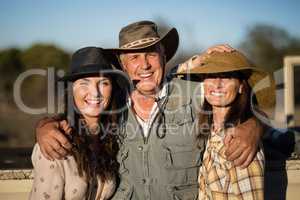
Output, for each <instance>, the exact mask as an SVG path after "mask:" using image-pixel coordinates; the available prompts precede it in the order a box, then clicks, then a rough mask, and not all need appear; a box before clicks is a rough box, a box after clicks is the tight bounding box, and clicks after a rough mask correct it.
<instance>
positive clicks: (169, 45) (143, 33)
mask: <svg viewBox="0 0 300 200" xmlns="http://www.w3.org/2000/svg"><path fill="white" fill-rule="evenodd" d="M159 43H160V44H162V46H163V47H164V50H165V51H164V53H165V56H166V62H168V61H169V60H170V59H171V58H172V57H173V56H174V55H175V53H176V51H177V49H178V45H179V36H178V32H177V30H176V28H172V29H171V30H169V31H168V32H167V33H166V34H165V35H164V36H162V37H161V36H160V35H159V34H158V28H157V25H156V24H155V23H154V22H151V21H139V22H135V23H132V24H129V25H128V26H125V27H124V28H122V29H121V31H120V33H119V48H111V49H105V51H109V52H112V53H114V54H116V55H119V54H121V53H130V52H137V51H138V52H141V51H145V50H147V49H149V48H151V47H153V46H155V45H156V44H159ZM113 59H114V60H113V63H118V60H117V59H116V58H113ZM117 67H120V65H117Z"/></svg>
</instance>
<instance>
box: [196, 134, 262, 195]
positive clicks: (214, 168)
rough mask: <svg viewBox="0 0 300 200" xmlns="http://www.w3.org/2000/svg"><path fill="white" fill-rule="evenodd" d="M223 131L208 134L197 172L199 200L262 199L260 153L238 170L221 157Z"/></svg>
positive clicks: (222, 155) (260, 151) (222, 152)
mask: <svg viewBox="0 0 300 200" xmlns="http://www.w3.org/2000/svg"><path fill="white" fill-rule="evenodd" d="M224 137H225V134H224V131H218V132H217V133H215V132H212V133H211V136H210V138H209V140H208V143H207V145H206V150H205V152H204V157H203V164H202V166H201V167H200V171H199V184H200V189H199V200H207V199H209V200H211V199H217V200H223V199H224V200H225V199H230V200H234V199H247V200H248V199H249V200H250V199H263V198H264V193H263V189H264V153H263V150H262V148H260V150H259V151H258V152H257V154H256V157H255V158H254V160H253V161H252V162H251V163H250V165H249V166H248V167H247V168H245V169H241V168H240V167H235V166H234V165H233V163H232V162H230V161H227V160H226V157H225V146H224V142H223V139H224Z"/></svg>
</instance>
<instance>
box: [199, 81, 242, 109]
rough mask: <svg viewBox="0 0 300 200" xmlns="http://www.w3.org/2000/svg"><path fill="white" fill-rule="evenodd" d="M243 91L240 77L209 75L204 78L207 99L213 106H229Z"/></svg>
mask: <svg viewBox="0 0 300 200" xmlns="http://www.w3.org/2000/svg"><path fill="white" fill-rule="evenodd" d="M241 92H242V84H241V82H240V80H239V79H237V78H233V77H222V76H221V77H217V76H216V77H207V78H205V79H204V95H205V99H206V100H207V101H208V103H209V104H211V105H212V106H213V107H227V106H229V105H230V104H231V103H232V102H233V101H234V100H235V99H236V97H237V95H238V93H241Z"/></svg>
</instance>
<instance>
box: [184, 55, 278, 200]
mask: <svg viewBox="0 0 300 200" xmlns="http://www.w3.org/2000/svg"><path fill="white" fill-rule="evenodd" d="M180 74H181V75H185V76H191V77H193V78H196V79H197V80H200V81H203V83H204V85H203V86H204V95H205V102H204V104H203V107H202V110H201V112H200V113H199V127H200V128H199V134H198V136H197V140H199V141H200V139H203V138H206V139H207V145H206V149H205V152H204V157H203V164H202V166H201V167H200V170H199V184H200V190H199V199H201V200H202V199H203V200H204V199H205V200H206V199H218V200H219V199H263V198H264V193H263V191H264V189H263V188H264V152H263V149H262V146H261V145H260V147H259V150H258V152H257V153H256V156H255V158H254V160H253V161H252V162H251V164H250V165H249V166H248V167H247V168H244V169H242V168H240V167H236V166H235V165H234V164H233V162H230V161H228V160H226V156H225V154H224V151H225V146H226V145H230V140H229V141H227V142H226V144H225V142H224V138H225V135H226V134H230V128H233V127H235V126H237V125H238V124H240V123H243V122H244V121H246V120H247V119H249V118H251V117H256V115H255V113H256V112H254V108H255V109H256V110H257V108H258V107H260V108H264V107H266V106H268V105H271V104H272V103H271V102H272V101H273V100H274V90H273V89H272V87H266V88H264V91H263V92H261V91H260V92H255V91H254V90H253V88H254V87H255V85H256V84H258V83H259V82H260V81H262V80H263V79H264V78H268V74H267V73H266V72H263V71H261V70H260V69H258V68H256V67H254V66H253V64H251V62H249V61H248V59H247V58H246V57H245V56H244V55H243V54H241V53H240V52H238V51H235V52H233V53H226V52H224V53H220V52H216V53H212V54H211V55H209V56H204V57H203V60H202V62H201V63H198V65H197V66H193V68H190V69H188V70H185V71H182V72H181V73H180ZM253 93H254V95H253V96H252V94H253ZM262 94H263V95H262ZM266 97H267V98H266ZM257 106H258V107H257Z"/></svg>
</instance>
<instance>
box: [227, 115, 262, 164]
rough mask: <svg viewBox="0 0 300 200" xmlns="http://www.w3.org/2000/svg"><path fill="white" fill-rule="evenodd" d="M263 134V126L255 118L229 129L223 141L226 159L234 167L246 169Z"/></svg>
mask: <svg viewBox="0 0 300 200" xmlns="http://www.w3.org/2000/svg"><path fill="white" fill-rule="evenodd" d="M263 132H264V127H263V125H262V124H261V123H260V122H259V121H258V120H257V119H255V118H250V119H248V120H247V121H245V122H244V123H242V124H240V125H238V126H236V127H234V128H231V129H229V130H228V132H227V133H226V137H225V141H224V142H225V146H226V151H225V155H226V156H227V159H228V160H230V161H233V162H234V164H235V165H236V166H240V167H241V168H246V167H247V166H248V165H249V164H250V163H251V162H252V160H253V158H254V157H255V155H256V152H257V147H258V144H259V142H260V141H261V138H262V136H263Z"/></svg>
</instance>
